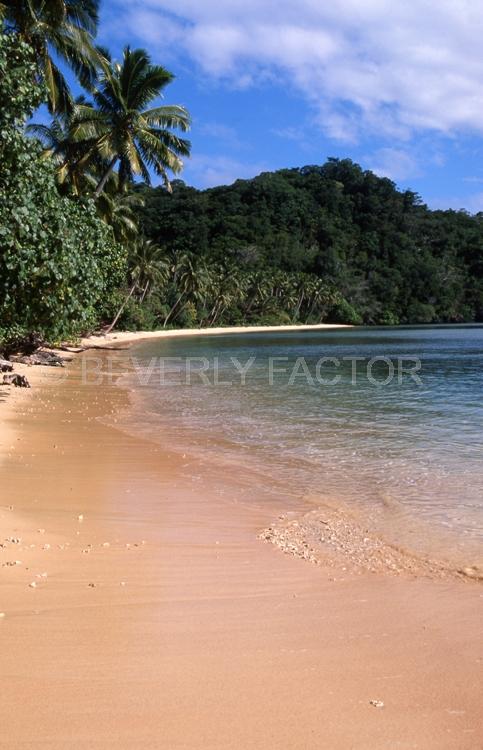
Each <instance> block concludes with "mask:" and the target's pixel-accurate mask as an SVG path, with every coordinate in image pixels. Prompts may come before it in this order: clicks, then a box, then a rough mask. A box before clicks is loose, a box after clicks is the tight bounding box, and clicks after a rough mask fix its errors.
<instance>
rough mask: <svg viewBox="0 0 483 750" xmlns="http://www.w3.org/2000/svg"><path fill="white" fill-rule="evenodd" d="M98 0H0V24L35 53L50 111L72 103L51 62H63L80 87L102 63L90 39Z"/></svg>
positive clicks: (55, 67) (61, 77) (95, 23)
mask: <svg viewBox="0 0 483 750" xmlns="http://www.w3.org/2000/svg"><path fill="white" fill-rule="evenodd" d="M98 10H99V0H1V2H0V22H3V24H4V26H5V28H6V29H8V30H12V31H16V32H17V33H18V34H19V35H20V37H22V39H24V40H25V41H26V42H28V43H29V44H30V45H31V46H32V48H33V49H34V51H35V54H36V56H37V61H38V65H39V70H40V73H41V75H42V78H43V79H44V81H45V84H46V87H47V99H48V105H49V109H50V111H51V112H68V111H70V110H71V109H72V106H73V100H72V96H71V93H70V91H69V86H68V84H67V81H66V80H65V78H64V75H63V74H62V72H61V70H60V69H59V67H58V66H57V65H56V63H55V62H54V60H53V57H52V51H53V52H55V54H56V55H58V56H59V57H60V58H61V59H63V60H64V61H65V62H66V63H67V64H68V65H69V67H70V68H72V70H73V71H74V73H75V74H76V75H77V76H78V78H79V80H80V82H81V83H82V84H83V85H87V84H88V83H89V82H90V81H91V80H92V78H93V76H94V73H95V70H96V68H97V67H99V66H101V65H103V64H106V63H107V61H106V60H105V59H104V58H103V55H102V53H101V51H100V50H99V49H98V48H96V47H95V45H94V43H93V37H94V36H95V34H96V31H97V25H98V21H99V17H98Z"/></svg>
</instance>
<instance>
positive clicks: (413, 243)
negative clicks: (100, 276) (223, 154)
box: [140, 159, 483, 324]
mask: <svg viewBox="0 0 483 750" xmlns="http://www.w3.org/2000/svg"><path fill="white" fill-rule="evenodd" d="M140 190H141V191H142V193H143V196H144V199H145V206H144V208H142V209H140V218H141V223H142V226H143V228H144V231H145V233H146V234H147V236H148V237H150V238H152V239H154V240H155V241H157V242H158V243H160V244H161V245H162V246H163V247H165V248H166V249H167V250H169V251H170V252H174V253H175V254H184V253H189V254H193V255H195V256H200V257H201V258H203V259H204V260H206V261H207V262H214V263H221V264H226V263H230V264H232V265H236V266H237V267H238V268H240V270H242V271H258V272H260V271H261V272H266V273H267V274H268V273H273V272H274V271H276V270H277V269H279V270H281V271H289V272H305V273H309V274H316V275H317V276H319V277H321V278H322V279H323V280H324V281H325V282H326V283H327V284H329V285H330V286H333V287H335V288H336V289H337V290H338V291H339V292H340V293H341V295H342V297H343V298H344V304H343V305H342V306H339V308H338V310H334V311H332V317H333V318H334V317H335V319H337V318H340V317H344V316H345V318H346V320H347V318H350V319H352V320H354V321H356V320H361V321H364V322H366V323H390V324H397V323H407V322H411V323H413V322H414V323H417V322H421V323H426V322H428V323H429V322H435V321H439V322H460V321H481V320H483V214H477V215H476V216H470V215H469V214H467V213H466V212H464V211H430V210H429V209H428V208H427V206H425V205H424V204H423V203H422V202H421V200H420V198H419V196H417V195H416V194H415V193H413V192H411V191H405V192H402V191H399V190H398V189H397V188H396V186H395V185H394V183H393V182H391V181H390V180H388V179H385V178H380V177H377V176H376V175H374V174H373V173H372V172H369V171H363V170H362V169H361V167H359V166H358V165H357V164H354V163H353V162H351V161H350V160H347V159H346V160H337V159H329V160H328V161H327V162H326V163H325V164H324V165H322V166H307V167H302V168H300V169H283V170H280V171H277V172H273V173H264V174H261V175H260V176H258V177H256V178H254V179H252V180H237V181H236V182H235V183H234V184H233V185H230V186H223V187H217V188H212V189H209V190H203V191H200V190H196V189H195V188H192V187H188V186H186V185H185V184H184V183H183V182H181V181H176V182H175V183H174V185H173V193H172V195H170V194H168V193H167V192H166V191H165V190H164V189H163V188H147V187H144V186H143V187H142V188H140Z"/></svg>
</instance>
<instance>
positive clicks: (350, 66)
mask: <svg viewBox="0 0 483 750" xmlns="http://www.w3.org/2000/svg"><path fill="white" fill-rule="evenodd" d="M117 7H118V10H119V14H120V17H121V19H122V22H123V24H124V26H125V27H126V28H129V29H130V33H131V34H132V33H135V34H137V35H138V37H139V38H140V39H141V40H145V41H146V43H149V44H150V45H151V46H153V45H154V46H157V48H158V49H159V50H161V51H163V52H164V51H165V50H169V52H170V54H177V55H178V56H179V59H180V60H182V59H185V58H186V56H188V57H190V58H191V59H193V60H194V61H195V62H196V63H197V64H198V65H199V66H200V67H201V69H202V71H203V73H204V74H208V75H211V76H214V77H216V78H219V79H223V80H225V81H226V82H227V83H229V84H231V85H233V86H249V85H252V84H253V83H256V82H257V81H259V80H260V78H261V79H262V80H263V79H264V78H265V77H266V76H270V77H273V76H276V77H277V78H278V79H279V80H281V81H282V82H284V83H287V84H288V85H291V86H294V87H295V88H296V89H297V90H299V91H300V92H301V93H302V94H303V95H304V96H305V97H306V98H307V100H308V101H309V102H310V103H311V105H312V107H313V108H314V110H315V112H316V113H317V115H318V120H319V122H320V125H321V126H322V127H323V128H324V129H325V131H326V132H327V134H328V135H329V136H331V137H333V138H340V139H345V140H348V141H355V140H356V139H357V138H358V137H360V135H361V134H374V135H377V136H378V137H381V136H384V135H385V136H387V137H391V138H396V139H397V140H399V141H403V140H407V139H409V138H410V137H411V136H412V135H413V133H414V132H417V131H424V130H433V131H439V132H441V133H457V132H464V131H468V132H478V133H481V132H483V84H482V81H483V55H482V54H481V39H482V37H483V5H482V4H480V3H477V2H476V1H475V0H406V1H405V0H334V2H329V3H324V2H321V0H299V2H297V3H294V2H293V0H223V1H222V2H219V0H217V2H215V1H214V0H203V2H200V0H142V2H141V0H131V1H130V2H129V3H127V2H126V1H125V0H117Z"/></svg>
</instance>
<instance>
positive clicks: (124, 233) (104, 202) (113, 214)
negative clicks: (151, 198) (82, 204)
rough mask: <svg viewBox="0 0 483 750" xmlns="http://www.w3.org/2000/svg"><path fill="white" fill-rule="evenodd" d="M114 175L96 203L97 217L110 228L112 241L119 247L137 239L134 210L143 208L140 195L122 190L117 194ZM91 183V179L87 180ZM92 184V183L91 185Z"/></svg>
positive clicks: (117, 189)
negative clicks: (112, 235) (112, 236)
mask: <svg viewBox="0 0 483 750" xmlns="http://www.w3.org/2000/svg"><path fill="white" fill-rule="evenodd" d="M115 178H116V175H113V176H112V179H111V180H109V182H108V183H107V189H106V190H104V192H103V193H102V195H101V196H100V198H99V200H98V201H97V204H96V207H97V213H98V215H99V217H100V218H101V219H102V220H103V221H105V222H106V224H109V226H110V227H112V231H113V234H114V239H115V240H116V242H119V244H121V245H127V244H128V243H130V242H132V241H133V240H135V239H136V238H137V235H138V233H139V227H138V225H137V220H136V209H137V208H139V207H140V206H144V200H143V199H142V197H141V196H140V195H138V194H137V193H133V192H128V191H126V190H123V191H121V192H119V188H118V185H117V180H116V179H115ZM89 180H90V181H91V178H89ZM91 184H92V183H91Z"/></svg>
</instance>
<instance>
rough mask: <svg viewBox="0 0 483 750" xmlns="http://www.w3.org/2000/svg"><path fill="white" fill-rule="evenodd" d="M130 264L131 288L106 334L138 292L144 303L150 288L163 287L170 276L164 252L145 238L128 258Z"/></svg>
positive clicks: (138, 241)
mask: <svg viewBox="0 0 483 750" xmlns="http://www.w3.org/2000/svg"><path fill="white" fill-rule="evenodd" d="M128 264H129V276H130V283H131V287H130V289H129V292H128V294H127V296H126V297H125V299H124V301H123V303H122V305H121V306H120V308H119V310H118V311H117V313H116V315H115V317H114V320H113V321H112V323H111V324H110V326H109V327H108V329H107V330H106V333H110V332H111V331H112V329H113V328H114V326H115V325H116V323H117V321H118V320H119V318H120V317H121V315H122V313H123V310H124V308H125V307H126V305H127V303H128V302H129V300H130V299H131V297H132V296H133V295H134V293H135V292H136V290H137V291H138V292H139V294H140V299H139V301H140V302H141V303H142V302H143V301H144V299H145V297H146V295H147V294H148V292H149V290H150V288H151V287H153V286H155V285H156V286H162V285H163V284H164V283H165V282H166V279H167V276H168V271H169V264H168V262H167V261H166V258H165V253H164V250H162V249H161V248H160V247H159V245H156V243H155V242H152V241H151V240H146V239H145V238H144V237H141V238H139V239H138V240H137V242H136V243H134V245H133V248H132V251H131V253H130V254H129V257H128Z"/></svg>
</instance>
